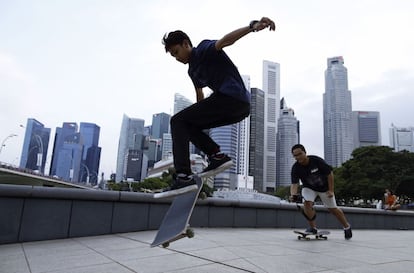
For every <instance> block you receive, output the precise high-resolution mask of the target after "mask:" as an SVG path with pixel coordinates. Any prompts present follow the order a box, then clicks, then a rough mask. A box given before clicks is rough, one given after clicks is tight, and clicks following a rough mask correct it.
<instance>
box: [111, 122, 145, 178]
mask: <svg viewBox="0 0 414 273" xmlns="http://www.w3.org/2000/svg"><path fill="white" fill-rule="evenodd" d="M144 139H145V137H144V120H143V119H138V118H129V117H128V116H127V115H125V114H124V116H123V118H122V125H121V132H120V135H119V145H118V156H117V162H116V182H120V181H123V180H126V179H127V178H128V177H127V167H128V154H129V153H130V151H131V153H133V154H134V155H137V154H139V153H138V152H137V151H142V147H143V143H144ZM141 162H145V160H142V161H141ZM135 173H139V172H135Z"/></svg>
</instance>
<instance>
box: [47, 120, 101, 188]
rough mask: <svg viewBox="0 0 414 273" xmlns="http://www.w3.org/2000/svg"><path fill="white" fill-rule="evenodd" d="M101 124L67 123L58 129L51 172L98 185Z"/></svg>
mask: <svg viewBox="0 0 414 273" xmlns="http://www.w3.org/2000/svg"><path fill="white" fill-rule="evenodd" d="M99 134H100V127H99V126H98V125H96V124H94V123H88V122H81V123H80V129H79V132H78V125H77V124H76V123H75V122H64V123H63V125H62V127H61V128H60V127H57V128H56V134H55V140H54V145H53V153H52V164H51V166H50V175H56V176H58V177H60V178H62V179H64V180H67V181H72V182H86V183H91V184H92V185H96V184H97V182H98V180H99V173H98V171H99V162H100V157H101V147H99V146H98V145H99V143H98V142H99Z"/></svg>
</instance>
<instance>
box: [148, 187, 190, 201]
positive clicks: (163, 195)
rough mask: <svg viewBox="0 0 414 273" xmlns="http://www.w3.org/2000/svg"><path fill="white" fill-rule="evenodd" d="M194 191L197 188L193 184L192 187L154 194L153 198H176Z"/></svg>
mask: <svg viewBox="0 0 414 273" xmlns="http://www.w3.org/2000/svg"><path fill="white" fill-rule="evenodd" d="M196 190H198V186H197V184H194V185H191V186H187V187H183V188H179V189H176V190H170V191H164V192H159V193H154V196H153V197H154V198H166V197H171V196H176V195H180V194H184V193H187V192H191V191H196Z"/></svg>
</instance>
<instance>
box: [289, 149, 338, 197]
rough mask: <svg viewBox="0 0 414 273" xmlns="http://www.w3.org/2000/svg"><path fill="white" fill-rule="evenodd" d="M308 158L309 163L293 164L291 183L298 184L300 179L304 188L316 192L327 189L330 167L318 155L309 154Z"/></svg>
mask: <svg viewBox="0 0 414 273" xmlns="http://www.w3.org/2000/svg"><path fill="white" fill-rule="evenodd" d="M308 158H309V164H308V165H306V166H303V165H301V164H299V163H298V162H296V163H295V164H293V166H292V173H291V177H292V184H298V183H299V180H300V181H302V184H303V187H305V188H310V189H312V190H314V191H318V192H326V191H328V189H329V188H328V175H329V174H330V173H331V171H332V167H331V166H329V165H328V164H327V163H326V162H325V160H323V159H322V158H320V157H318V156H315V155H309V156H308Z"/></svg>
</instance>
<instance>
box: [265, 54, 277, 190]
mask: <svg viewBox="0 0 414 273" xmlns="http://www.w3.org/2000/svg"><path fill="white" fill-rule="evenodd" d="M263 91H264V93H265V105H264V109H265V111H264V158H263V164H264V166H263V189H262V190H263V191H265V192H274V190H275V187H276V164H277V162H276V145H277V144H276V143H277V136H276V134H277V121H278V119H279V114H280V113H279V109H280V65H279V64H278V63H274V62H270V61H263Z"/></svg>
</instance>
